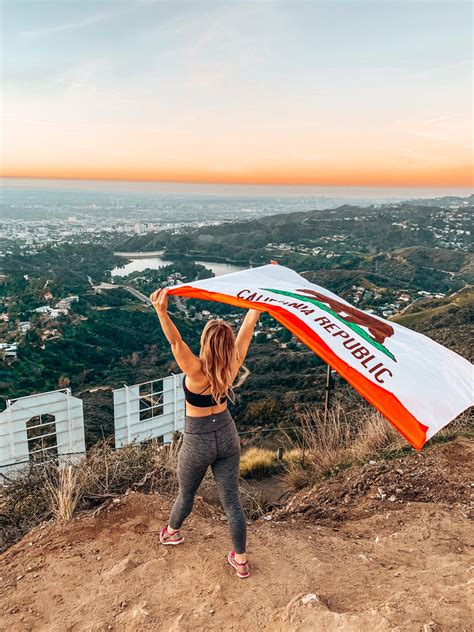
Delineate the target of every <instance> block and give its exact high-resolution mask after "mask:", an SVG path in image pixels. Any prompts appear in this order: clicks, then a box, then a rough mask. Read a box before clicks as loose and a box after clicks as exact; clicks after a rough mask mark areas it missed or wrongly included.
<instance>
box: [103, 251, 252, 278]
mask: <svg viewBox="0 0 474 632" xmlns="http://www.w3.org/2000/svg"><path fill="white" fill-rule="evenodd" d="M137 255H140V256H137V258H136V259H134V258H133V255H132V254H131V253H130V256H129V258H130V259H131V261H130V263H127V264H125V265H124V266H121V267H116V268H114V269H113V270H112V272H111V274H112V276H113V277H115V276H126V275H127V274H131V273H132V272H142V271H143V270H146V269H147V268H151V269H152V270H158V268H163V267H164V266H168V265H170V263H173V262H172V261H167V260H166V259H163V258H162V257H143V256H141V255H142V253H137ZM196 263H200V264H202V265H203V266H205V267H206V268H209V269H210V270H212V271H213V272H214V274H215V275H216V276H222V275H223V274H229V273H230V272H238V271H239V270H245V269H246V268H245V266H235V265H232V264H230V263H216V262H214V261H198V260H196Z"/></svg>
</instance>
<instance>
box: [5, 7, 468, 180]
mask: <svg viewBox="0 0 474 632" xmlns="http://www.w3.org/2000/svg"><path fill="white" fill-rule="evenodd" d="M0 2H1V10H2V16H1V18H2V19H1V24H2V27H1V28H2V50H1V52H2V68H1V71H2V75H1V87H2V97H1V110H2V112H1V114H2V128H1V132H2V136H1V165H0V170H1V175H3V176H9V177H28V178H68V179H71V178H84V179H107V180H127V181H135V180H136V181H157V182H182V183H226V184H247V185H249V184H268V185H287V184H292V185H326V186H331V187H359V186H363V187H370V186H375V187H391V188H393V187H454V188H456V187H459V188H466V187H467V188H469V187H470V186H472V174H473V151H472V150H473V136H472V78H471V77H472V75H471V73H472V34H471V24H472V5H471V3H470V2H469V1H467V2H464V1H457V0H450V1H448V2H443V1H437V0H432V1H424V0H392V1H385V0H376V1H373V2H368V1H366V0H353V1H348V2H343V1H339V0H331V1H329V0H328V1H318V0H313V1H306V2H301V1H299V0H288V1H285V0H282V1H280V2H272V1H265V0H261V1H258V0H255V1H252V2H241V1H238V2H237V1H236V2H223V1H217V0H216V1H214V2H204V1H194V2H180V1H176V0H175V1H173V2H164V1H155V0H107V1H102V2H98V1H96V0H61V1H56V2H50V1H47V0H29V1H24V0H0Z"/></svg>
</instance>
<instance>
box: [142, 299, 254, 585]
mask: <svg viewBox="0 0 474 632" xmlns="http://www.w3.org/2000/svg"><path fill="white" fill-rule="evenodd" d="M150 300H151V302H152V304H153V306H154V308H155V310H156V312H157V314H158V318H159V319H160V323H161V326H162V327H163V332H164V334H165V336H166V338H167V340H168V342H169V343H170V345H171V351H172V352H173V355H174V357H175V360H176V362H177V363H178V366H179V368H180V369H181V371H182V372H183V373H184V378H183V388H184V395H185V399H186V419H185V427H184V438H183V444H182V446H181V449H180V451H179V456H178V482H179V493H178V497H177V498H176V501H175V503H174V505H173V508H172V510H171V514H170V518H169V523H168V525H167V526H166V527H163V529H162V530H161V533H160V541H161V543H162V544H165V545H177V544H181V543H182V542H183V541H184V538H183V536H182V535H181V532H180V528H181V525H182V524H183V522H184V520H185V519H186V518H187V516H188V515H189V514H190V513H191V510H192V508H193V504H194V496H195V495H196V492H197V490H198V487H199V485H200V484H201V481H202V479H203V478H204V475H205V473H206V471H207V468H208V466H209V465H210V466H211V468H212V473H213V475H214V478H215V480H216V484H217V490H218V493H219V498H220V500H221V503H222V505H223V507H224V511H225V513H226V515H227V521H228V524H229V530H230V535H231V538H232V542H233V545H234V550H233V551H231V552H230V553H229V554H228V556H227V560H228V562H229V564H230V565H231V566H232V567H233V568H234V569H235V571H236V573H237V575H238V577H240V578H241V579H243V578H245V577H248V576H249V568H248V564H247V556H246V553H245V545H246V536H247V523H246V518H245V514H244V511H243V509H242V504H241V502H240V494H239V463H240V442H239V437H238V435H237V429H236V427H235V423H234V420H233V419H232V416H231V414H230V413H229V411H228V409H227V399H228V398H229V395H230V393H231V391H232V384H233V382H234V380H235V377H236V375H237V373H238V371H239V369H240V367H241V365H242V362H243V361H244V359H245V356H246V355H247V351H248V348H249V345H250V341H251V340H252V334H253V331H254V329H255V324H256V322H257V320H258V317H259V315H260V312H259V311H257V310H254V309H250V310H249V311H248V312H247V315H246V316H245V319H244V321H243V323H242V326H241V327H240V330H239V333H238V335H237V337H235V336H234V333H233V331H232V329H231V328H230V326H229V325H228V324H227V323H225V322H224V321H223V320H210V321H208V322H207V324H206V326H205V327H204V329H203V332H202V334H201V349H200V353H199V357H197V356H195V355H194V353H193V352H192V351H191V349H190V348H189V347H188V345H187V344H186V343H185V342H184V341H183V339H182V338H181V335H180V333H179V331H178V329H177V328H176V326H175V325H174V323H173V322H172V320H171V318H170V317H169V315H168V289H162V290H156V292H153V294H151V296H150Z"/></svg>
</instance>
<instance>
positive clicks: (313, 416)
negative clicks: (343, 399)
mask: <svg viewBox="0 0 474 632" xmlns="http://www.w3.org/2000/svg"><path fill="white" fill-rule="evenodd" d="M300 422H301V428H300V429H299V430H297V431H296V438H290V437H288V438H287V439H288V442H289V444H290V445H292V446H293V447H292V449H291V450H290V451H289V452H288V453H287V454H286V458H285V459H284V467H285V470H286V474H285V476H286V479H287V481H288V483H289V484H290V485H291V486H292V487H293V488H295V489H300V488H301V487H304V486H305V485H310V484H312V483H314V482H316V481H317V480H320V479H321V478H323V477H324V476H328V475H330V474H334V473H336V472H337V471H339V470H340V469H341V468H343V467H347V466H348V465H352V464H354V463H358V462H363V461H366V460H367V459H369V458H370V457H372V456H374V455H379V454H380V453H381V452H382V451H383V452H387V451H388V452H390V451H396V450H400V449H401V448H403V447H405V446H406V445H407V442H406V441H405V440H404V439H403V438H402V437H401V435H400V434H399V433H398V432H397V431H396V430H395V428H393V426H392V425H391V424H389V423H388V422H387V421H386V420H385V419H384V418H383V417H382V416H381V415H380V414H379V413H377V412H376V411H374V410H367V409H361V411H360V414H359V416H358V418H357V421H355V417H354V414H353V413H352V415H351V417H350V419H349V417H348V416H347V415H346V413H345V412H344V410H343V409H342V407H340V406H339V405H335V406H334V407H333V408H332V409H331V410H330V412H329V413H328V415H327V416H325V415H324V413H322V412H320V411H319V410H317V409H316V410H308V411H306V412H305V413H302V414H301V416H300Z"/></svg>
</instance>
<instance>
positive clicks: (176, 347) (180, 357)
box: [150, 288, 201, 376]
mask: <svg viewBox="0 0 474 632" xmlns="http://www.w3.org/2000/svg"><path fill="white" fill-rule="evenodd" d="M150 301H151V303H152V305H153V307H154V308H155V311H156V313H157V315H158V318H159V320H160V323H161V327H162V329H163V333H164V334H165V336H166V339H167V340H168V342H169V343H170V345H171V352H172V354H173V356H174V359H175V360H176V362H177V364H178V366H179V368H180V369H181V371H183V373H185V374H186V375H189V376H192V375H193V374H195V373H198V372H199V371H200V370H201V361H200V360H199V358H198V357H196V356H195V355H194V353H193V352H192V351H191V349H190V348H189V347H188V345H187V344H186V343H185V342H184V340H183V339H182V337H181V334H180V333H179V330H178V328H177V327H176V325H175V324H174V323H173V321H172V320H171V318H170V316H169V314H168V288H164V289H160V290H156V291H155V292H153V293H152V294H150Z"/></svg>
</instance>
